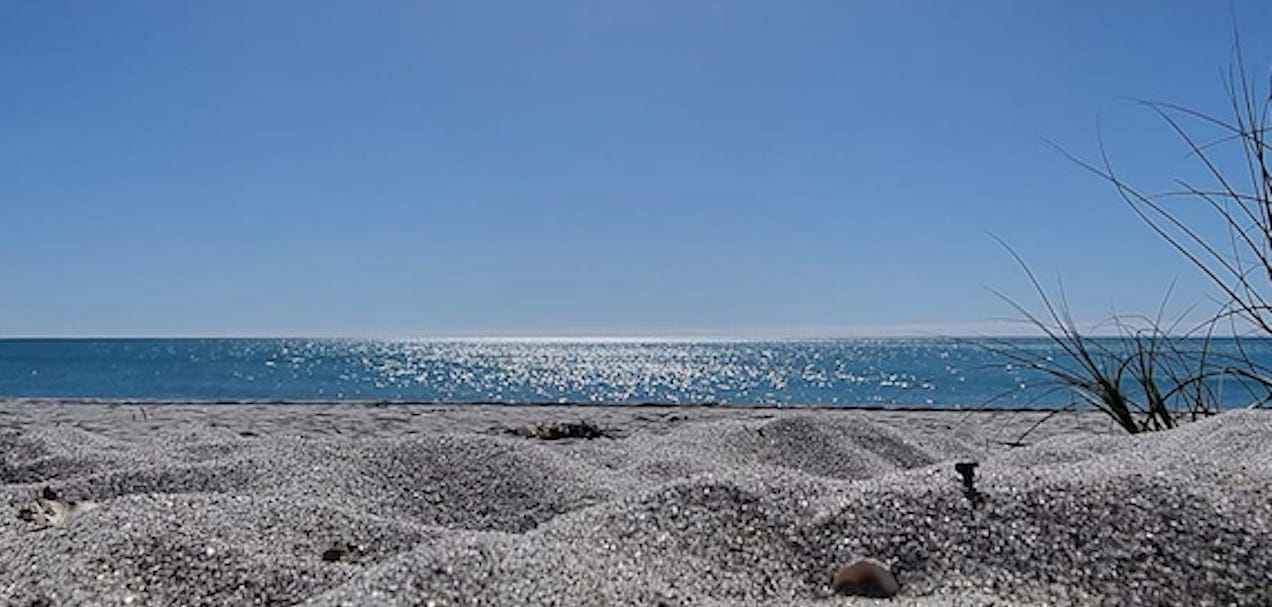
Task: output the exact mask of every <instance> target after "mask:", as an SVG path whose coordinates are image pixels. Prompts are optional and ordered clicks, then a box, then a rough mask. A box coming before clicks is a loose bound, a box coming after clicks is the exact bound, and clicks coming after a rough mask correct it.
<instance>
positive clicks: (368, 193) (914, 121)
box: [0, 0, 1272, 337]
mask: <svg viewBox="0 0 1272 607" xmlns="http://www.w3.org/2000/svg"><path fill="white" fill-rule="evenodd" d="M1231 11H1232V12H1230V11H1229V8H1228V7H1227V5H1226V4H1225V3H1222V2H1209V1H1194V2H1180V1H1169V0H1143V1H1119V2H1105V1H1102V0H1101V1H1074V0H1064V1H1058V0H1057V1H1039V2H1021V1H1019V0H1005V1H985V2H962V1H952V0H951V1H941V2H936V1H933V2H894V1H891V0H888V1H871V2H865V1H845V0H834V1H828V2H750V1H738V0H730V1H727V2H710V1H692V2H686V1H683V0H674V1H667V2H661V1H655V2H646V1H641V2H621V3H620V2H596V1H575V2H560V1H553V0H545V1H541V2H499V3H494V2H475V1H474V2H467V1H465V2H453V3H441V2H254V1H252V2H247V1H244V2H231V1H224V2H173V1H170V0H162V1H154V2H131V1H112V2H62V1H34V0H4V1H3V2H0V142H2V143H0V335H10V336H17V335H27V336H30V335H59V336H61V335H125V336H126V335H344V336H402V337H416V336H427V335H468V334H472V335H501V334H508V335H536V334H572V335H579V334H583V335H586V334H626V335H631V334H698V333H715V334H731V333H736V334H800V335H807V334H827V335H831V334H841V333H845V332H856V331H867V332H889V331H892V330H900V329H898V327H915V326H919V327H928V328H933V329H934V330H937V331H946V332H951V331H952V332H959V331H958V328H960V327H961V328H966V327H976V326H980V325H981V323H984V322H986V321H987V320H990V319H993V318H997V317H1002V316H1009V315H1010V310H1009V309H1008V308H1007V307H1006V306H1005V305H1004V304H1002V303H1001V302H999V301H998V300H996V299H995V298H994V296H992V295H990V294H989V293H988V292H987V291H986V289H985V287H995V288H998V289H1000V290H1003V291H1006V292H1008V293H1009V294H1013V295H1019V296H1022V297H1023V296H1024V295H1026V294H1027V290H1026V288H1025V283H1024V281H1023V277H1022V276H1021V275H1020V274H1019V272H1017V271H1016V269H1015V267H1014V266H1013V264H1012V262H1011V261H1010V258H1009V257H1008V256H1007V254H1006V253H1005V252H1004V251H1003V250H1002V249H1001V248H999V246H998V245H997V244H995V243H994V242H993V240H992V239H991V238H990V237H989V236H988V234H989V233H993V234H995V235H997V236H999V237H1001V238H1003V239H1004V240H1006V241H1007V242H1009V243H1011V244H1012V245H1013V246H1014V247H1015V248H1016V249H1017V250H1018V251H1019V252H1020V253H1021V254H1022V255H1023V256H1024V257H1026V258H1027V259H1028V260H1029V261H1030V262H1031V263H1033V265H1034V266H1035V269H1037V270H1038V271H1039V273H1040V274H1042V275H1043V276H1046V277H1048V279H1049V280H1051V279H1054V277H1055V276H1057V275H1059V276H1062V277H1063V280H1064V282H1065V287H1066V289H1067V291H1068V295H1069V299H1070V303H1071V304H1072V306H1073V307H1074V309H1075V313H1076V314H1078V315H1079V316H1082V317H1083V318H1090V319H1097V318H1103V317H1104V316H1106V315H1107V314H1108V313H1109V312H1110V311H1111V310H1113V309H1114V307H1116V309H1117V310H1118V311H1120V312H1136V311H1150V310H1152V309H1154V308H1155V307H1156V305H1157V303H1158V301H1159V300H1160V298H1161V297H1162V295H1163V294H1164V293H1165V290H1166V286H1167V284H1168V283H1169V282H1170V281H1171V280H1172V279H1174V278H1176V277H1178V279H1179V282H1180V286H1179V287H1178V289H1177V291H1178V292H1177V294H1176V296H1175V297H1176V300H1177V301H1179V302H1180V303H1181V304H1187V303H1191V302H1194V301H1197V300H1199V299H1200V298H1201V296H1202V293H1203V292H1204V290H1203V286H1204V285H1203V283H1202V282H1201V281H1200V280H1199V279H1198V278H1196V277H1195V274H1194V273H1193V272H1191V271H1190V270H1189V268H1188V267H1187V266H1186V265H1185V264H1184V263H1183V262H1182V261H1181V260H1180V259H1179V258H1178V257H1177V256H1176V255H1174V254H1173V253H1172V252H1171V251H1170V250H1169V249H1168V248H1167V247H1166V246H1165V245H1164V244H1163V243H1161V242H1160V241H1158V240H1157V239H1156V238H1155V237H1153V236H1152V235H1151V234H1150V233H1149V232H1148V230H1146V229H1144V228H1143V227H1142V226H1141V225H1140V224H1139V223H1138V222H1137V220H1136V219H1135V218H1134V217H1133V216H1132V215H1131V213H1130V211H1129V210H1128V209H1127V208H1126V207H1125V205H1124V204H1122V203H1121V202H1120V200H1119V199H1118V198H1117V197H1116V195H1115V193H1114V192H1113V190H1112V189H1110V188H1109V187H1108V186H1107V185H1105V184H1103V183H1101V182H1100V181H1099V180H1098V179H1097V178H1095V177H1093V176H1091V175H1090V174H1088V173H1086V172H1084V171H1083V170H1082V169H1080V168H1078V167H1077V166H1075V165H1074V164H1072V163H1070V162H1069V161H1067V160H1065V159H1064V158H1063V157H1062V156H1060V155H1059V154H1057V153H1056V152H1055V151H1054V150H1052V149H1051V148H1050V147H1049V146H1048V145H1047V143H1046V141H1053V142H1055V143H1056V144H1058V145H1060V146H1063V147H1064V148H1066V149H1068V150H1070V151H1071V152H1073V153H1075V154H1077V155H1079V156H1082V157H1087V158H1095V157H1096V155H1097V153H1098V144H1097V142H1098V140H1099V138H1100V137H1103V139H1104V141H1105V143H1106V145H1107V147H1108V149H1109V151H1110V153H1111V154H1112V156H1113V159H1114V161H1115V162H1116V163H1117V164H1118V166H1119V169H1120V170H1122V171H1123V172H1124V173H1125V174H1126V175H1127V176H1128V177H1130V178H1132V180H1133V181H1135V182H1136V183H1140V184H1143V185H1144V187H1145V189H1148V190H1161V189H1167V188H1168V187H1169V185H1170V181H1169V180H1170V178H1171V177H1173V176H1176V175H1179V174H1187V171H1188V170H1189V168H1188V167H1190V166H1191V164H1190V161H1189V159H1187V158H1185V154H1184V150H1183V149H1182V147H1181V146H1180V145H1179V144H1178V143H1177V142H1176V141H1175V140H1174V139H1172V137H1171V134H1170V133H1169V131H1168V130H1167V129H1166V128H1165V126H1164V125H1163V124H1162V123H1160V122H1159V121H1158V120H1157V119H1156V118H1155V117H1154V116H1152V115H1151V114H1150V113H1149V112H1147V111H1146V110H1144V109H1143V108H1140V107H1136V106H1135V105H1134V104H1133V103H1131V102H1129V101H1127V99H1126V97H1128V96H1133V97H1143V98H1149V99H1159V100H1167V101H1173V102H1177V103H1180V104H1183V105H1188V106H1193V107H1196V108H1199V109H1202V110H1206V111H1212V112H1215V113H1219V114H1222V113H1223V111H1224V108H1225V105H1224V104H1225V103H1226V99H1225V97H1224V93H1223V89H1222V86H1221V81H1220V74H1221V71H1222V70H1223V69H1224V68H1226V66H1227V65H1228V64H1229V62H1230V59H1231V57H1232V46H1233V36H1232V26H1233V18H1232V15H1233V14H1235V15H1236V19H1237V25H1238V26H1239V27H1240V28H1241V30H1242V32H1243V34H1244V42H1245V45H1244V46H1245V55H1246V57H1247V61H1248V62H1249V64H1250V69H1251V72H1252V73H1254V74H1256V75H1259V76H1262V77H1265V78H1266V76H1267V74H1268V73H1269V70H1270V68H1272V39H1269V38H1268V37H1267V36H1266V33H1267V29H1268V27H1267V26H1268V25H1269V24H1272V2H1265V1H1262V0H1234V2H1233V3H1232V9H1231Z"/></svg>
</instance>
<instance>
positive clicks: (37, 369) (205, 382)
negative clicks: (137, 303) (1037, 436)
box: [0, 338, 1272, 408]
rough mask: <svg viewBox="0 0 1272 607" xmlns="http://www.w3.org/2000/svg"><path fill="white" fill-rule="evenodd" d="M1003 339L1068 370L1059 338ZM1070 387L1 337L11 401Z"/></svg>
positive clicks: (415, 347)
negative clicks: (35, 399) (1047, 358)
mask: <svg viewBox="0 0 1272 607" xmlns="http://www.w3.org/2000/svg"><path fill="white" fill-rule="evenodd" d="M999 343H1000V345H1001V344H1006V345H1008V346H1009V347H1011V348H1013V349H1015V350H1017V351H1020V352H1027V353H1029V355H1030V356H1040V357H1052V360H1054V361H1058V362H1063V361H1064V360H1065V356H1064V353H1063V352H1062V351H1060V350H1059V349H1058V348H1057V347H1056V346H1055V345H1054V344H1052V343H1051V342H1049V341H1047V340H1045V339H1031V338H1015V339H1008V340H1000V341H999ZM1101 343H1103V344H1105V345H1108V346H1116V343H1117V342H1115V341H1112V340H1101ZM1182 343H1183V344H1184V345H1185V346H1186V347H1199V346H1200V342H1195V341H1191V340H1184V341H1183V342H1182ZM1242 343H1243V345H1244V347H1245V348H1246V353H1247V354H1249V355H1250V356H1251V357H1252V358H1253V359H1254V360H1256V361H1259V362H1261V363H1262V364H1265V365H1270V364H1272V342H1270V341H1264V340H1257V341H1249V342H1242ZM1211 351H1212V352H1214V353H1219V354H1232V353H1234V352H1235V351H1236V345H1235V343H1234V342H1232V341H1231V340H1228V341H1219V342H1215V343H1212V344H1211ZM1210 387H1211V388H1213V389H1214V390H1215V391H1216V393H1217V394H1219V395H1220V397H1221V399H1222V400H1223V402H1224V404H1225V406H1229V407H1236V406H1244V405H1246V404H1248V403H1249V402H1250V400H1251V391H1250V390H1247V389H1245V387H1244V386H1243V385H1242V384H1241V383H1240V382H1238V381H1236V380H1233V379H1225V380H1218V379H1216V380H1213V381H1211V382H1210ZM1055 388H1056V387H1055V385H1054V384H1053V383H1052V382H1049V381H1048V379H1047V378H1046V377H1045V376H1044V375H1042V374H1039V373H1037V372H1036V371H1032V370H1029V369H1024V368H1021V366H1020V365H1018V364H1012V363H1011V362H1010V361H1009V360H1007V359H1006V358H1005V357H1004V356H1002V355H1000V354H995V353H993V352H991V351H989V350H987V349H986V348H984V347H983V344H981V343H977V341H976V340H955V339H937V338H931V339H819V340H771V341H758V340H689V339H649V340H641V339H442V340H400V341H395V340H355V339H5V340H0V397H19V398H22V397H34V398H68V399H81V398H82V399H110V400H197V401H230V402H239V401H319V400H358V401H408V402H446V403H473V402H497V403H606V404H642V403H668V404H701V403H717V404H725V405H830V406H836V405H839V406H848V405H875V406H897V407H937V408H953V407H984V406H990V407H1004V408H1015V407H1058V406H1067V405H1070V404H1073V403H1074V402H1075V396H1074V395H1073V393H1072V392H1070V391H1068V390H1057V389H1055Z"/></svg>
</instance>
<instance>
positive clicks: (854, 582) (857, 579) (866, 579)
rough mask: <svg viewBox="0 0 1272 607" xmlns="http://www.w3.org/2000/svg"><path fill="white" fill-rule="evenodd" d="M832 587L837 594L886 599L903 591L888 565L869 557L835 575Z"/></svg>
mask: <svg viewBox="0 0 1272 607" xmlns="http://www.w3.org/2000/svg"><path fill="white" fill-rule="evenodd" d="M830 587H831V589H832V590H834V591H835V593H837V594H846V595H851V596H864V597H870V598H876V599H886V598H891V597H893V596H896V594H897V592H899V591H900V590H901V584H898V583H897V578H896V576H894V575H892V572H891V571H889V570H888V567H887V565H884V564H883V563H881V562H879V561H876V560H875V559H872V558H868V557H860V558H857V559H856V560H854V561H853V562H851V563H848V564H847V565H844V566H843V567H842V568H840V569H839V571H838V572H836V573H835V577H834V578H833V579H832V580H831V582H830Z"/></svg>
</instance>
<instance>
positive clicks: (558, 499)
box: [0, 401, 1272, 606]
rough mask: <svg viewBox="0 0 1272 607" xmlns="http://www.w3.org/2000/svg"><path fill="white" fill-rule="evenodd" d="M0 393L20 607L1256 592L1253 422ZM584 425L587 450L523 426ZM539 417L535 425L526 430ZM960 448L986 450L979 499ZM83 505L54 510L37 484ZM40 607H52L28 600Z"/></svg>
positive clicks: (7, 568) (821, 600)
mask: <svg viewBox="0 0 1272 607" xmlns="http://www.w3.org/2000/svg"><path fill="white" fill-rule="evenodd" d="M1039 418H1040V414H1036V413H970V414H969V413H960V412H930V411H928V412H923V411H908V412H894V411H835V410H791V409H726V408H714V407H712V408H680V409H677V408H655V407H639V408H635V407H634V408H595V407H539V408H534V407H499V406H425V405H418V406H400V405H370V404H366V405H347V404H346V405H191V404H185V405H181V404H168V405H149V406H145V407H142V406H133V405H120V404H101V403H53V402H29V401H7V402H2V403H0V483H2V485H0V503H2V504H3V507H4V509H5V510H4V512H3V513H0V546H3V550H0V598H3V599H4V600H5V602H6V604H14V605H39V604H46V605H98V604H135V605H242V604H250V603H259V604H306V605H316V606H317V605H430V604H431V605H473V604H478V605H534V604H544V605H549V604H550V605H598V604H631V605H659V604H661V605H732V604H751V605H786V604H791V605H853V604H862V605H865V604H880V603H879V601H878V600H877V599H867V598H858V597H839V596H834V595H833V594H832V593H831V590H830V588H829V583H830V580H831V576H832V574H833V573H834V572H835V570H836V569H837V568H838V567H839V566H841V565H843V564H845V563H847V562H849V561H850V560H852V559H853V558H854V557H855V556H858V555H868V556H871V557H874V558H877V559H879V560H880V561H882V562H884V563H886V564H887V565H889V566H890V567H891V568H892V570H893V571H894V572H895V574H896V576H897V578H898V580H900V583H901V592H900V594H899V595H898V596H897V597H896V598H895V599H892V600H890V601H887V604H897V605H986V604H999V605H1002V604H1021V605H1025V604H1077V605H1087V604H1091V605H1098V604H1110V605H1167V604H1189V605H1270V604H1272V539H1269V531H1272V529H1269V527H1270V526H1272V489H1270V487H1272V414H1269V413H1266V412H1234V413H1227V414H1223V415H1220V416H1217V417H1215V418H1211V419H1207V420H1204V421H1200V422H1198V423H1195V424H1191V425H1189V426H1187V427H1184V428H1181V429H1178V430H1174V431H1171V432H1167V433H1162V434H1158V435H1153V436H1145V437H1127V436H1121V435H1119V434H1116V433H1115V432H1112V431H1111V429H1110V428H1109V427H1108V425H1107V424H1106V423H1104V421H1103V420H1102V419H1101V418H1099V417H1098V416H1094V415H1091V414H1064V415H1060V416H1056V417H1055V418H1052V419H1050V420H1049V421H1047V422H1046V423H1044V424H1043V425H1042V426H1041V427H1039V429H1038V430H1037V431H1035V432H1034V433H1032V434H1030V435H1029V436H1028V437H1027V438H1026V439H1025V442H1026V443H1027V444H1026V445H1025V446H1021V447H1009V446H1007V445H1005V444H1003V443H1009V442H1013V441H1015V439H1017V438H1018V437H1019V436H1020V434H1021V433H1022V432H1023V431H1024V430H1025V429H1027V428H1029V426H1030V425H1032V424H1033V422H1035V421H1037V420H1038V419H1039ZM579 420H585V421H587V422H589V423H591V424H593V425H594V427H596V428H600V429H603V430H604V431H605V434H606V436H602V437H599V438H595V439H590V440H588V439H581V438H574V439H565V440H542V438H537V437H536V434H535V432H534V431H533V430H534V429H535V428H536V427H538V426H539V425H540V424H551V423H556V422H573V421H579ZM528 430H529V431H528ZM956 461H977V462H979V468H978V480H977V481H976V489H977V491H978V492H979V495H980V503H979V506H977V505H974V504H973V503H972V501H971V500H969V498H968V497H967V495H965V493H964V488H963V485H962V483H961V481H960V478H959V475H958V474H957V473H956V472H955V470H954V462H956ZM45 490H47V493H48V496H49V497H56V498H57V500H60V501H63V502H66V503H70V502H84V501H89V502H92V503H94V504H96V506H97V507H96V508H92V509H87V510H85V511H83V512H77V513H75V514H73V515H72V516H71V517H70V519H69V520H67V521H65V523H64V524H63V525H62V526H48V525H47V524H41V522H40V521H39V520H36V521H31V520H24V518H30V516H25V517H19V513H20V512H21V511H22V510H23V509H29V508H30V506H31V504H32V503H33V501H34V500H35V498H36V497H37V496H38V495H39V494H40V493H41V492H44V491H45ZM42 601H43V602H42Z"/></svg>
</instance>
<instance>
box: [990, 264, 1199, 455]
mask: <svg viewBox="0 0 1272 607" xmlns="http://www.w3.org/2000/svg"><path fill="white" fill-rule="evenodd" d="M1000 242H1001V241H1000ZM1004 246H1006V245H1005V244H1004ZM1007 251H1008V252H1009V253H1010V254H1011V255H1012V257H1013V258H1014V259H1015V260H1016V262H1017V263H1018V264H1019V265H1020V267H1021V268H1022V270H1023V271H1024V273H1025V276H1026V277H1027V278H1028V280H1029V283H1030V285H1031V286H1032V287H1033V290H1034V293H1035V294H1036V295H1037V297H1038V299H1039V301H1040V302H1041V304H1042V308H1043V309H1044V310H1045V315H1039V314H1035V313H1033V312H1031V311H1030V310H1029V309H1028V308H1026V307H1025V306H1023V305H1021V304H1019V303H1017V302H1016V301H1015V300H1012V299H1011V298H1008V297H1006V296H1004V295H1002V294H998V293H996V294H998V295H999V297H1001V298H1002V299H1003V300H1004V301H1006V302H1007V303H1008V304H1009V305H1011V306H1012V307H1013V308H1014V309H1015V310H1016V312H1017V313H1019V314H1020V315H1021V316H1022V317H1023V318H1024V320H1025V321H1026V322H1028V323H1029V324H1031V325H1032V326H1033V327H1034V328H1036V329H1038V330H1039V331H1041V332H1042V333H1043V335H1045V336H1046V338H1047V339H1048V340H1049V341H1050V343H1051V344H1053V345H1055V346H1056V347H1057V348H1059V349H1060V351H1062V352H1063V355H1062V356H1061V357H1059V358H1056V357H1053V356H1051V351H1038V350H1035V349H1031V348H1028V347H1026V346H1022V345H1020V344H1019V343H1017V342H1013V341H1010V340H994V341H991V342H988V343H987V344H986V345H985V347H986V348H988V349H989V350H990V351H991V352H994V353H996V354H998V355H999V356H1001V357H1003V358H1005V359H1006V360H1008V361H1009V362H1010V363H1011V364H1014V365H1017V366H1019V367H1021V368H1023V369H1028V370H1031V371H1035V372H1037V373H1038V374H1040V375H1041V376H1042V377H1044V378H1045V380H1044V382H1043V385H1042V386H1040V388H1041V390H1042V391H1041V392H1040V393H1039V397H1041V396H1045V395H1048V394H1052V393H1054V392H1056V391H1060V390H1067V391H1069V392H1071V393H1073V394H1074V395H1076V396H1077V398H1078V400H1079V401H1080V402H1081V403H1082V404H1086V405H1089V406H1090V407H1092V408H1094V409H1096V410H1097V411H1100V412H1102V413H1104V414H1105V415H1107V416H1109V417H1110V418H1111V419H1112V420H1113V421H1114V422H1115V423H1116V424H1117V425H1118V426H1119V427H1120V428H1122V429H1123V430H1126V431H1127V432H1130V433H1132V434H1134V433H1139V432H1145V431H1152V430H1166V429H1170V428H1174V427H1175V426H1177V425H1178V424H1179V423H1180V422H1181V421H1188V420H1194V419H1196V418H1197V417H1199V416H1202V415H1210V414H1213V413H1215V412H1217V411H1218V409H1219V406H1220V405H1219V399H1218V396H1217V395H1216V394H1214V392H1213V389H1212V388H1211V386H1210V385H1209V384H1208V383H1207V380H1208V379H1211V378H1213V377H1215V376H1216V371H1215V370H1214V369H1211V368H1210V367H1211V363H1210V356H1211V355H1210V352H1209V348H1208V344H1209V340H1202V341H1201V346H1200V348H1197V349H1195V350H1190V349H1187V348H1185V347H1184V345H1183V344H1184V343H1185V341H1184V340H1183V339H1182V338H1180V337H1178V336H1174V335H1173V333H1174V332H1175V331H1174V329H1175V328H1176V327H1177V324H1178V323H1175V324H1172V325H1170V326H1164V324H1163V318H1162V316H1163V313H1162V311H1161V310H1159V312H1158V315H1157V317H1155V318H1136V319H1129V320H1128V319H1123V318H1114V319H1112V321H1110V324H1111V325H1112V326H1113V327H1114V328H1115V329H1116V335H1115V336H1111V337H1093V336H1092V335H1091V334H1090V333H1088V332H1087V331H1085V330H1084V329H1082V328H1079V326H1078V324H1077V323H1076V322H1075V321H1074V320H1073V315H1072V314H1071V312H1070V310H1069V307H1068V304H1067V302H1066V301H1065V300H1064V297H1063V293H1061V296H1060V297H1059V298H1053V297H1052V296H1051V295H1049V294H1048V293H1047V291H1046V289H1044V288H1043V286H1042V284H1041V283H1040V282H1039V281H1038V278H1037V277H1036V276H1035V275H1034V273H1033V271H1032V270H1030V269H1029V266H1028V265H1027V264H1026V263H1025V262H1024V260H1022V259H1021V258H1020V256H1019V255H1017V254H1016V252H1015V251H1013V250H1012V249H1011V248H1010V247H1007ZM1185 337H1186V336H1185Z"/></svg>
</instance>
